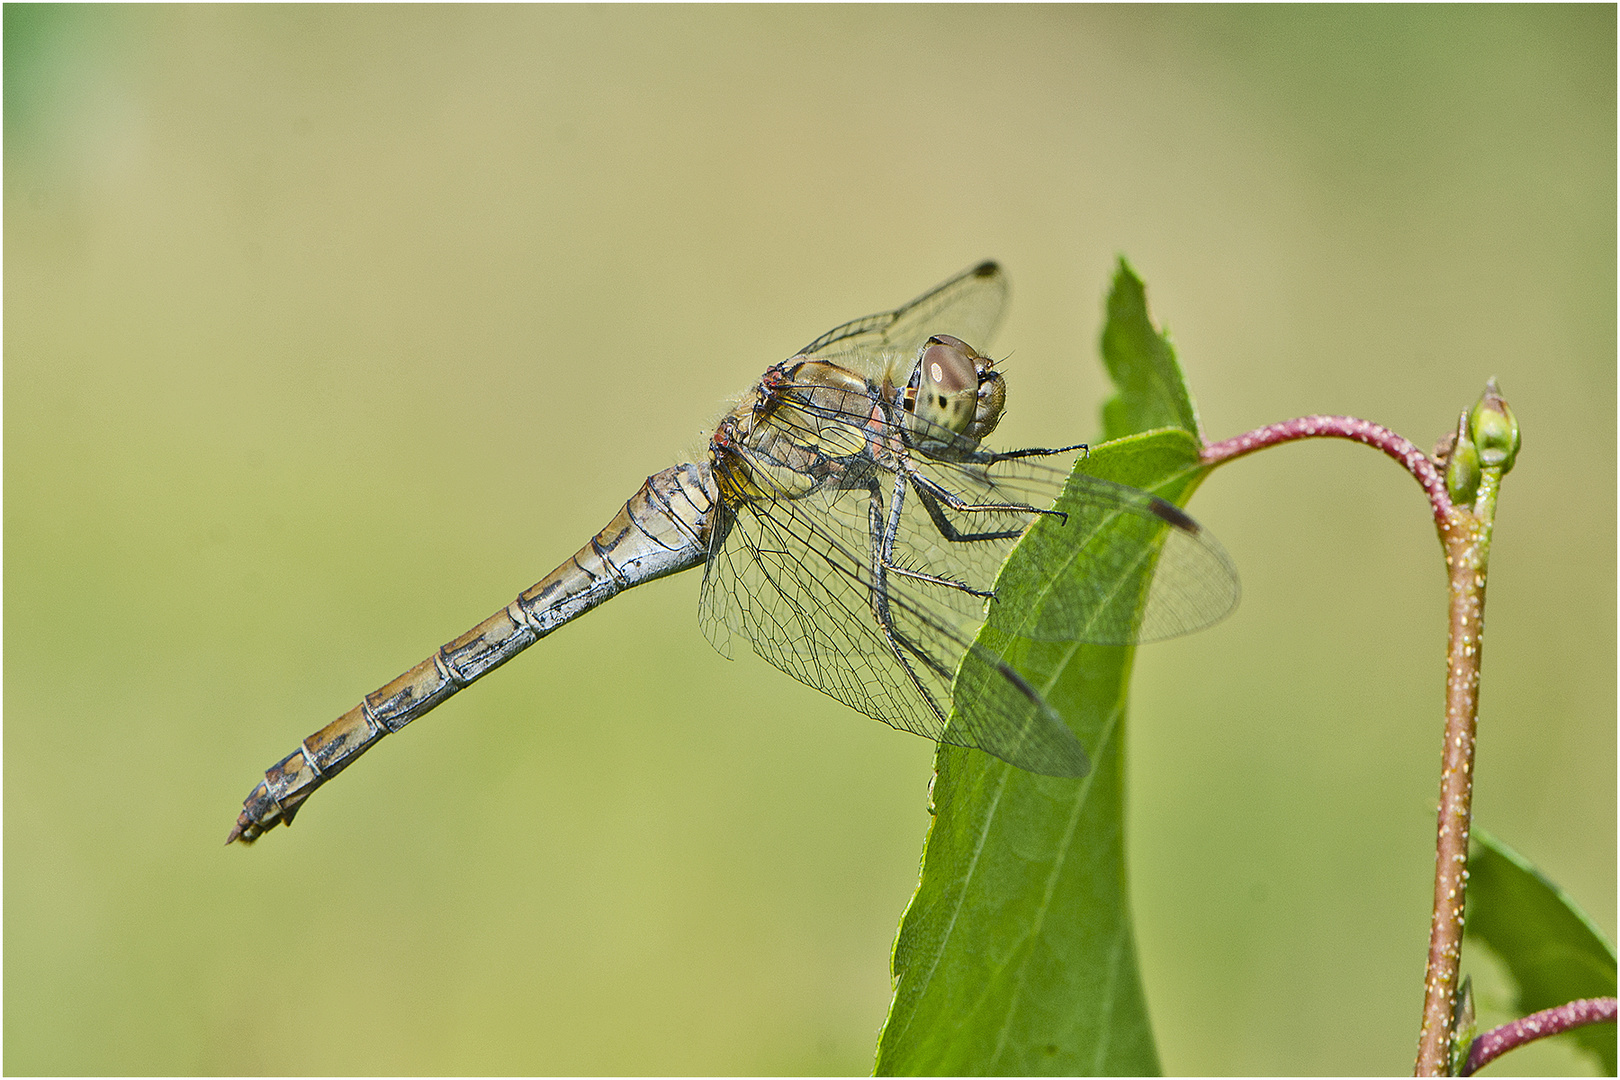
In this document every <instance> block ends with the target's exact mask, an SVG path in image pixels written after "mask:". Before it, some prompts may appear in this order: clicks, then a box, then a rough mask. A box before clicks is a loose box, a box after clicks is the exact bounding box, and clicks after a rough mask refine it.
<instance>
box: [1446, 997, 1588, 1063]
mask: <svg viewBox="0 0 1620 1080" xmlns="http://www.w3.org/2000/svg"><path fill="white" fill-rule="evenodd" d="M1614 1015H1615V1000H1614V998H1612V997H1603V998H1582V999H1581V1000H1580V1001H1571V1002H1570V1003H1569V1004H1567V1005H1560V1006H1558V1007H1557V1008H1556V1009H1543V1010H1541V1011H1540V1012H1538V1013H1531V1014H1530V1015H1529V1016H1526V1017H1524V1018H1523V1019H1522V1020H1515V1021H1513V1023H1511V1024H1503V1025H1502V1026H1501V1027H1499V1028H1492V1029H1491V1030H1490V1031H1487V1032H1486V1033H1485V1034H1483V1035H1481V1036H1480V1037H1479V1038H1477V1039H1475V1040H1474V1041H1473V1043H1472V1044H1471V1045H1470V1046H1469V1048H1468V1062H1467V1064H1465V1065H1464V1066H1463V1068H1462V1075H1464V1076H1472V1075H1474V1074H1475V1073H1476V1072H1478V1071H1479V1070H1480V1069H1483V1068H1484V1067H1485V1066H1486V1065H1489V1064H1490V1063H1491V1062H1493V1061H1495V1060H1496V1059H1497V1058H1499V1057H1501V1056H1502V1055H1503V1054H1505V1053H1507V1052H1508V1051H1509V1050H1513V1049H1516V1048H1518V1047H1520V1046H1523V1045H1524V1044H1525V1043H1529V1042H1535V1041H1536V1040H1537V1039H1545V1038H1548V1037H1549V1036H1552V1035H1562V1034H1563V1033H1564V1032H1566V1031H1572V1030H1574V1029H1575V1028H1578V1027H1585V1026H1586V1025H1587V1024H1604V1023H1608V1024H1612V1023H1614Z"/></svg>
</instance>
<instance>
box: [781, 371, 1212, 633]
mask: <svg viewBox="0 0 1620 1080" xmlns="http://www.w3.org/2000/svg"><path fill="white" fill-rule="evenodd" d="M782 392H783V393H785V394H788V395H790V396H791V394H792V393H793V390H792V388H791V387H788V388H784V389H783V391H782ZM797 415H800V414H799V413H797V412H796V411H795V410H783V411H781V412H780V413H778V417H779V420H780V422H782V423H785V424H786V423H791V422H792V419H793V417H795V416H797ZM817 419H818V420H819V421H820V422H821V424H822V427H821V428H819V429H817V430H815V431H812V430H808V429H807V430H804V431H801V432H797V433H795V437H797V438H802V439H804V440H806V441H810V440H812V439H820V440H822V441H823V442H825V441H827V436H826V433H825V425H826V423H827V422H828V421H829V420H834V419H836V421H837V423H838V425H839V426H840V427H841V428H845V429H847V430H848V431H849V432H850V434H849V435H848V436H847V437H845V438H843V439H840V440H839V441H840V442H845V443H850V444H853V445H860V444H861V443H862V441H863V437H864V436H863V435H862V433H859V432H857V429H859V428H861V427H862V425H869V424H870V423H871V420H870V417H869V414H868V412H867V409H866V408H865V407H864V406H862V405H861V404H859V403H858V402H857V403H852V405H851V407H850V409H849V411H848V412H847V413H845V414H843V415H837V414H835V413H832V412H831V411H830V410H828V409H827V408H821V409H819V410H818V411H817ZM915 422H916V421H915V420H914V421H913V423H915ZM864 434H865V435H869V434H870V432H869V431H867V432H866V433H864ZM930 434H931V436H932V438H933V439H934V441H936V442H938V443H939V444H941V445H952V442H951V440H952V438H953V437H952V436H951V435H950V434H949V433H948V432H945V431H944V430H943V429H936V430H934V431H933V432H931V433H930ZM895 438H896V439H898V433H896V434H895ZM949 456H950V457H952V458H965V459H969V460H966V461H962V460H942V459H940V458H936V457H929V456H927V455H924V454H920V453H916V452H911V453H910V454H908V455H907V458H906V460H907V462H908V464H909V467H910V469H911V470H912V471H914V473H915V474H916V478H915V480H914V481H913V482H912V483H910V484H909V485H908V489H909V490H908V491H907V492H906V498H905V499H904V503H903V506H902V512H901V516H900V522H899V526H898V528H897V529H896V531H895V536H894V546H893V550H892V553H891V555H890V558H889V562H890V563H891V564H892V565H895V566H897V567H899V568H901V569H902V570H907V571H912V572H913V573H916V574H922V575H929V576H933V577H938V578H944V579H948V580H950V581H952V582H955V583H958V584H960V585H965V586H967V587H968V589H971V590H973V591H974V592H978V593H989V592H992V591H993V590H994V589H995V588H996V587H997V585H998V581H997V579H998V575H999V574H1000V571H1001V568H1002V565H1003V564H1004V563H1005V562H1006V559H1007V555H1008V554H1009V552H1010V551H1011V550H1012V547H1013V545H1014V544H1015V543H1017V542H1018V541H1019V540H1020V539H1021V538H1022V536H1023V534H1024V533H1025V532H1026V531H1028V530H1029V528H1030V526H1032V525H1035V524H1036V523H1037V522H1038V523H1039V524H1038V530H1039V531H1038V534H1037V535H1036V536H1035V537H1032V538H1031V544H1032V550H1031V551H1030V552H1029V553H1028V555H1029V557H1028V558H1026V559H1025V560H1024V562H1025V565H1026V567H1027V568H1028V573H1029V574H1030V575H1031V576H1030V577H1029V578H1028V579H1027V584H1025V583H1021V584H1020V591H1021V592H1023V593H1025V594H1026V595H1025V597H1024V607H1025V608H1026V609H1027V613H1026V614H1024V615H1022V616H1021V617H1020V618H1019V619H1017V620H1016V621H1008V622H1004V623H1001V624H1000V625H1002V627H1003V629H1007V630H1009V631H1010V632H1013V633H1016V634H1018V635H1020V636H1023V637H1029V638H1035V639H1037V640H1043V641H1083V642H1087V643H1090V644H1096V645H1128V644H1134V643H1138V642H1153V641H1162V640H1164V639H1166V638H1171V637H1177V636H1180V635H1182V634H1189V633H1192V632H1194V631H1196V630H1201V629H1203V628H1205V627H1207V626H1210V625H1212V624H1214V623H1216V622H1218V621H1220V620H1221V619H1222V618H1224V617H1225V616H1226V615H1227V614H1229V613H1230V612H1231V611H1232V609H1233V608H1234V607H1236V606H1237V602H1238V596H1239V585H1238V577H1237V570H1236V568H1235V567H1234V566H1233V564H1232V560H1231V558H1230V556H1228V555H1227V553H1226V551H1225V549H1224V548H1222V547H1221V545H1220V542H1219V541H1217V540H1216V539H1215V537H1214V536H1212V535H1211V534H1210V533H1209V532H1208V531H1207V530H1205V529H1204V528H1203V527H1202V526H1200V525H1199V524H1198V523H1197V522H1196V521H1195V520H1193V518H1192V517H1190V516H1189V515H1188V514H1187V513H1186V512H1185V511H1183V510H1182V509H1181V508H1180V507H1177V506H1176V505H1174V504H1173V503H1170V502H1168V501H1166V500H1165V499H1162V498H1160V497H1158V496H1156V495H1153V494H1151V493H1149V492H1146V491H1141V490H1139V489H1137V488H1132V487H1126V486H1124V485H1121V484H1116V483H1113V482H1111V481H1108V480H1104V479H1101V478H1099V477H1095V476H1089V475H1086V474H1085V473H1084V471H1083V469H1082V471H1078V472H1072V473H1071V471H1070V469H1069V467H1068V466H1070V465H1071V464H1072V462H1073V460H1074V459H1073V456H1072V455H1066V456H1057V455H1045V456H1037V457H1021V458H1011V459H1003V460H995V461H990V462H987V463H982V464H980V463H975V462H974V461H973V460H971V459H973V458H974V457H975V456H979V457H983V456H985V453H984V452H983V451H981V450H980V449H979V448H978V447H977V446H976V445H972V444H970V443H969V442H968V441H966V440H962V439H956V440H955V442H954V445H953V450H952V453H951V454H950V455H949ZM992 456H993V455H992ZM1082 465H1083V463H1082ZM872 467H876V466H872ZM885 471H886V470H885ZM891 475H892V474H891ZM887 483H888V481H887V480H885V484H887ZM885 490H887V489H885ZM1054 507H1056V508H1057V509H1058V510H1059V511H1060V512H1061V513H1060V514H1058V515H1052V514H1042V513H1040V511H1045V510H1050V509H1052V508H1054ZM808 510H809V508H807V512H808ZM814 510H815V512H816V513H819V514H821V515H824V516H825V517H826V518H828V519H830V520H831V521H832V522H835V523H836V525H837V527H838V529H839V530H841V532H842V533H843V534H844V535H845V536H847V537H864V536H865V534H866V531H867V529H868V522H867V513H868V511H867V509H866V506H865V503H864V501H862V500H857V499H848V498H841V499H822V500H820V502H819V504H818V505H816V506H815V507H814ZM862 542H863V543H864V541H862ZM1144 568H1146V569H1149V570H1151V575H1150V576H1149V577H1147V578H1146V579H1144V578H1143V577H1142V575H1141V573H1140V572H1141V571H1142V570H1143V569H1144ZM911 580H912V581H917V579H911ZM1144 580H1145V591H1144V589H1143V585H1144ZM917 584H919V585H921V586H922V589H921V591H922V595H923V598H924V599H925V600H926V602H927V603H928V604H929V606H930V607H931V608H932V609H933V610H934V612H935V615H936V617H937V618H939V619H940V620H941V621H943V622H947V623H948V624H949V625H950V626H951V627H952V628H953V629H954V630H955V631H956V632H957V634H958V635H959V636H962V637H966V638H968V639H971V638H972V636H973V635H974V634H975V633H976V632H977V629H978V626H979V624H980V623H981V622H982V621H983V620H984V617H985V614H986V610H987V608H986V603H985V600H984V599H983V598H981V597H977V596H974V595H973V594H972V593H970V592H968V591H965V590H962V589H954V588H949V587H943V586H940V585H934V584H927V583H923V582H917ZM1028 594H1034V595H1028ZM992 602H993V601H992Z"/></svg>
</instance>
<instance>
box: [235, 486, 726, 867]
mask: <svg viewBox="0 0 1620 1080" xmlns="http://www.w3.org/2000/svg"><path fill="white" fill-rule="evenodd" d="M715 498H716V494H715V488H714V481H713V479H712V478H711V477H710V474H709V467H708V465H707V464H699V465H693V464H684V465H675V466H672V467H671V468H668V469H665V470H664V471H663V472H660V473H656V474H655V475H653V476H649V477H648V478H647V482H646V483H644V484H642V485H641V490H640V491H638V492H636V494H635V495H633V496H631V497H630V500H629V501H628V502H626V503H625V504H624V508H623V509H622V510H620V511H619V512H618V514H617V515H615V516H614V518H613V520H612V521H610V522H608V526H607V528H605V529H603V530H602V531H601V532H599V533H597V534H596V535H595V536H594V537H592V538H591V541H590V543H588V544H586V545H585V546H584V547H582V548H580V549H579V551H578V552H576V553H575V554H574V557H573V558H571V559H569V560H568V561H567V562H565V563H563V564H562V565H561V566H559V567H558V568H557V569H555V570H553V571H552V572H551V573H550V574H548V575H546V577H544V578H542V579H541V580H540V581H538V582H536V583H535V584H534V585H533V586H531V587H530V588H528V589H527V590H525V591H524V592H523V593H522V594H520V595H519V596H518V598H517V599H516V600H514V601H512V602H511V603H510V604H508V605H507V606H506V607H504V608H502V609H501V610H500V611H497V612H496V613H495V614H493V615H491V616H490V617H489V618H487V619H485V620H484V621H483V622H481V623H479V624H478V625H477V626H475V627H473V628H472V629H471V630H469V631H467V632H466V633H465V634H462V635H461V636H460V637H458V638H456V639H455V640H454V641H451V642H448V643H446V644H445V645H443V646H441V647H440V648H439V650H438V651H437V652H435V653H434V654H433V655H432V656H430V657H428V658H427V659H426V660H424V661H422V662H421V663H420V664H417V665H416V666H415V667H413V668H411V670H409V671H407V672H405V674H403V675H401V676H399V678H397V679H395V680H394V681H392V682H390V683H388V684H387V685H386V686H384V687H382V688H381V689H379V690H376V691H374V692H373V693H370V694H367V695H366V697H365V698H364V700H362V701H361V702H360V704H358V705H356V706H355V707H354V708H352V709H350V710H349V711H348V712H346V713H344V714H343V715H342V716H340V717H338V718H337V719H336V720H334V721H332V722H331V723H330V724H328V725H326V726H325V727H324V728H322V729H321V730H319V731H317V732H316V733H315V734H313V735H311V736H310V737H309V738H307V739H305V740H304V742H303V744H302V745H301V746H300V747H299V748H298V749H297V750H295V751H293V752H292V753H291V754H290V755H288V756H287V757H286V758H284V759H282V760H281V761H279V762H277V763H276V764H275V765H273V766H271V767H270V769H269V771H268V772H266V773H265V774H264V780H263V781H262V782H261V783H260V784H259V785H258V786H257V787H255V788H254V789H253V792H252V794H250V795H249V796H248V797H247V800H246V802H245V803H244V804H243V806H242V812H241V814H240V815H239V816H238V817H237V819H236V826H235V827H234V828H233V829H232V830H231V834H230V836H229V837H228V838H227V839H226V841H225V842H226V843H227V844H228V843H230V842H232V841H234V840H241V841H243V842H245V843H251V842H252V841H254V840H256V839H258V838H259V836H260V835H262V834H263V833H264V831H265V830H266V829H269V828H271V827H273V826H275V825H276V824H277V823H278V822H284V823H286V824H291V823H292V819H293V815H294V814H296V813H297V811H298V808H299V807H300V806H301V805H303V802H304V800H305V799H307V798H309V796H310V794H311V793H313V792H314V790H315V789H316V788H318V787H320V786H321V785H322V784H324V783H325V782H326V781H327V780H330V779H331V778H332V777H333V776H336V775H337V774H338V773H339V772H341V771H343V770H344V769H345V768H347V767H348V766H349V765H350V764H352V763H353V762H354V760H355V758H357V757H359V756H360V755H361V754H363V753H365V752H366V751H367V750H369V749H370V748H371V747H372V746H373V745H374V744H375V743H376V742H377V740H379V739H381V738H382V737H383V736H384V735H387V734H390V733H392V732H395V731H398V730H399V729H400V728H402V727H404V726H405V725H406V724H408V723H410V722H411V721H412V720H415V719H416V718H417V717H419V716H421V715H422V714H423V713H425V712H427V711H428V710H429V709H432V708H433V707H434V706H436V705H438V704H439V703H440V702H442V701H444V700H445V699H446V698H448V697H449V696H450V695H452V694H454V693H455V692H456V691H457V690H460V689H461V688H462V687H464V686H466V685H468V684H469V683H471V682H473V681H474V680H476V679H479V678H481V677H482V676H484V675H485V674H487V673H488V672H491V671H493V670H495V669H496V668H498V667H500V666H501V665H502V664H504V663H506V661H508V660H510V659H512V657H514V656H516V655H517V654H518V653H520V652H522V651H523V650H524V649H526V648H528V647H529V646H530V645H532V644H534V643H535V642H536V641H539V640H540V639H541V638H543V637H545V636H546V635H547V634H549V633H551V632H552V631H553V630H555V629H557V627H559V626H561V625H562V624H563V623H566V622H568V621H569V620H570V619H575V618H578V617H579V616H580V615H583V614H584V613H585V612H587V611H589V610H590V609H591V608H593V607H595V606H596V605H598V604H600V603H602V602H603V601H604V600H607V599H609V598H610V597H612V596H614V595H616V594H617V593H619V592H621V591H623V590H624V589H628V588H629V587H630V586H632V585H639V584H641V583H642V582H644V581H651V580H653V579H654V578H659V577H663V576H664V575H666V574H673V573H676V572H677V571H680V570H687V569H690V568H691V567H694V566H699V565H702V563H703V560H704V558H705V556H706V555H707V554H708V547H709V523H710V510H711V509H712V508H713V505H714V500H715Z"/></svg>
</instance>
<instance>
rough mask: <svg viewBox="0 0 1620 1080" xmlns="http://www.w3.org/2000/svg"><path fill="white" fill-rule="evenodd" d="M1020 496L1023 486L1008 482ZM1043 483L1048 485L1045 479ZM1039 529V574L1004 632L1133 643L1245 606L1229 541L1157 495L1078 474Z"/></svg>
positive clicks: (1034, 533) (1023, 587)
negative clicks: (1224, 542)
mask: <svg viewBox="0 0 1620 1080" xmlns="http://www.w3.org/2000/svg"><path fill="white" fill-rule="evenodd" d="M1004 486H1005V487H1006V488H1007V489H1009V490H1014V491H1016V490H1018V481H1017V480H1016V479H1013V478H1009V479H1007V480H1006V481H1004ZM1040 486H1043V487H1044V486H1045V485H1044V483H1043V484H1041V485H1040ZM1057 507H1058V509H1059V510H1061V511H1063V512H1064V514H1065V515H1066V520H1064V519H1060V518H1057V517H1051V516H1049V517H1046V518H1044V519H1043V520H1042V521H1040V522H1039V523H1037V525H1036V526H1035V528H1034V529H1032V530H1031V535H1030V537H1029V540H1028V542H1029V543H1030V544H1031V545H1032V551H1031V552H1030V556H1031V557H1030V558H1029V559H1027V560H1024V563H1025V565H1026V567H1028V570H1027V572H1028V573H1029V574H1030V575H1032V576H1031V577H1029V578H1027V579H1025V580H1024V581H1021V582H1019V583H1018V584H1017V585H1016V586H1014V585H1013V583H1006V582H1002V583H998V587H1004V588H1007V589H1009V590H1010V589H1012V588H1014V587H1016V588H1018V589H1019V590H1020V591H1021V592H1022V593H1024V594H1025V595H1024V599H1023V602H1022V604H1021V613H1020V614H1019V615H1017V616H1016V617H1015V618H1014V619H1009V620H1008V621H1006V622H1003V623H999V624H998V625H1000V626H1001V628H1002V629H1005V630H1007V631H1009V632H1011V633H1014V634H1018V635H1020V636H1023V637H1029V638H1034V639H1036V640H1041V641H1084V642H1089V643H1091V644H1096V645H1130V644H1135V643H1138V642H1152V641H1162V640H1164V639H1166V638H1172V637H1179V636H1180V635H1182V634H1189V633H1192V632H1193V631H1195V630H1202V629H1203V628H1204V627H1206V626H1210V625H1211V624H1213V623H1216V622H1219V621H1220V620H1221V619H1223V618H1225V617H1226V615H1228V614H1229V613H1230V612H1231V611H1232V609H1233V608H1234V607H1236V606H1237V602H1238V595H1239V585H1238V576H1237V570H1236V568H1235V567H1234V566H1233V564H1232V559H1231V557H1230V556H1229V555H1227V553H1226V550H1225V549H1224V548H1222V547H1221V545H1220V542H1219V541H1217V540H1216V539H1215V537H1214V536H1213V535H1211V534H1210V533H1209V531H1208V530H1206V529H1204V528H1203V527H1202V526H1201V525H1199V524H1198V523H1197V522H1196V521H1194V520H1193V519H1192V518H1191V517H1190V516H1188V514H1187V513H1186V512H1185V511H1183V510H1182V509H1181V508H1180V507H1178V506H1176V505H1174V504H1173V503H1170V502H1167V501H1166V500H1164V499H1161V498H1159V497H1158V496H1156V495H1153V494H1150V493H1149V492H1146V491H1140V490H1138V489H1136V488H1132V487H1125V486H1123V485H1120V484H1115V483H1112V482H1110V481H1107V480H1102V479H1099V478H1097V477H1094V476H1087V475H1085V474H1083V473H1076V474H1075V475H1074V476H1072V477H1071V478H1070V479H1069V482H1068V485H1067V488H1066V490H1065V492H1064V494H1063V496H1062V498H1061V499H1060V500H1059V501H1058V503H1057Z"/></svg>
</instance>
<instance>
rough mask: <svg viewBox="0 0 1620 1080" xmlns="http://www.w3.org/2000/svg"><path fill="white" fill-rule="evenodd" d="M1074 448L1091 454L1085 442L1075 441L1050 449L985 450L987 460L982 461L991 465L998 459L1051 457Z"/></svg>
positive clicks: (1012, 459)
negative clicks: (1072, 443)
mask: <svg viewBox="0 0 1620 1080" xmlns="http://www.w3.org/2000/svg"><path fill="white" fill-rule="evenodd" d="M1076 450H1081V451H1084V452H1085V456H1088V457H1089V456H1090V454H1091V447H1089V446H1087V445H1086V444H1085V443H1075V444H1074V445H1073V446H1058V447H1054V448H1052V449H1047V448H1045V447H1038V446H1031V447H1028V448H1026V449H1023V450H990V451H987V452H986V457H987V458H988V461H986V462H984V464H989V465H993V464H995V463H996V462H998V461H1016V460H1017V459H1019V458H1027V457H1051V456H1053V455H1054V454H1072V453H1073V452H1074V451H1076Z"/></svg>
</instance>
